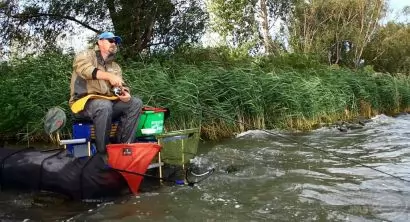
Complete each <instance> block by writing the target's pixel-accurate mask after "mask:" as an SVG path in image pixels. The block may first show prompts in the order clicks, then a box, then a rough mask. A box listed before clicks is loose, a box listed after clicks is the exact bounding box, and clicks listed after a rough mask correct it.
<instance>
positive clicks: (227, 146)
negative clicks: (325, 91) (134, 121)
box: [0, 115, 410, 221]
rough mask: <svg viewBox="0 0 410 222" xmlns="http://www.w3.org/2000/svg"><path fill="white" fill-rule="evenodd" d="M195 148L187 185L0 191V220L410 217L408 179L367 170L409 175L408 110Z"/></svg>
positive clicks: (245, 135)
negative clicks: (196, 169)
mask: <svg viewBox="0 0 410 222" xmlns="http://www.w3.org/2000/svg"><path fill="white" fill-rule="evenodd" d="M200 148H201V149H200V150H201V151H200V152H201V153H200V155H199V156H198V157H196V158H195V160H194V162H195V163H196V164H197V165H199V166H200V168H201V169H208V168H212V167H213V168H215V169H216V171H215V173H214V174H213V175H212V176H211V177H210V178H208V179H207V180H204V181H203V182H201V183H199V184H197V185H195V186H194V187H189V186H172V187H169V186H163V187H162V188H161V189H159V190H157V191H155V192H148V193H141V194H140V195H139V196H133V197H122V198H119V199H118V200H116V201H113V202H110V203H105V204H98V205H97V204H87V205H86V204H79V203H62V205H63V206H59V204H58V203H57V204H56V205H55V206H51V205H50V206H47V207H44V206H42V205H41V204H40V205H36V204H35V201H34V204H33V201H31V200H32V198H33V197H32V196H30V195H29V194H13V195H12V196H10V195H11V194H8V193H0V219H4V218H6V219H10V220H12V219H16V218H17V219H22V218H28V219H31V220H33V221H49V220H47V219H46V218H51V219H52V220H69V221H139V220H140V221H409V220H410V218H409V217H410V211H409V207H408V206H409V204H410V203H409V201H410V183H409V182H405V181H402V180H400V179H396V178H393V177H391V176H389V175H386V174H383V173H380V172H377V171H375V170H373V169H371V168H374V169H377V170H380V171H383V172H387V173H389V174H392V175H394V176H397V177H400V178H402V179H404V180H408V181H410V115H403V116H399V117H397V118H391V117H387V116H384V115H381V116H377V117H375V118H374V119H373V120H372V121H371V122H370V123H367V124H366V125H365V126H364V127H363V128H362V129H356V130H348V131H347V132H341V131H339V130H338V129H336V128H322V129H318V130H315V131H313V132H310V133H293V134H288V133H283V132H278V131H270V133H266V132H264V131H257V130H256V131H248V132H246V133H243V134H241V135H238V136H237V137H236V138H232V139H229V140H226V141H223V142H219V143H217V144H211V143H208V144H201V146H200ZM362 164H365V166H363V165H362ZM369 167H371V168H369ZM21 195H23V196H21ZM24 195H29V196H24ZM62 218H63V219H62Z"/></svg>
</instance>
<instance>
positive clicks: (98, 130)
mask: <svg viewBox="0 0 410 222" xmlns="http://www.w3.org/2000/svg"><path fill="white" fill-rule="evenodd" d="M142 106H143V104H142V101H141V99H139V98H135V97H131V100H130V101H128V102H127V103H125V102H122V101H120V100H115V101H111V100H106V99H91V100H89V101H87V103H86V105H85V108H84V110H83V111H81V112H80V113H79V114H78V115H79V116H82V117H86V118H90V119H91V120H92V121H93V124H94V129H95V145H96V147H97V150H98V152H100V153H103V154H105V153H106V152H107V149H106V145H107V144H108V142H109V139H110V138H109V136H110V131H111V123H112V120H113V119H119V120H120V121H119V124H118V127H117V135H116V142H117V143H133V142H134V140H135V136H136V135H135V132H136V130H137V126H138V119H139V116H140V114H141V109H142Z"/></svg>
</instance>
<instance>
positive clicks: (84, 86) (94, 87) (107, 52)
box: [69, 32, 143, 154]
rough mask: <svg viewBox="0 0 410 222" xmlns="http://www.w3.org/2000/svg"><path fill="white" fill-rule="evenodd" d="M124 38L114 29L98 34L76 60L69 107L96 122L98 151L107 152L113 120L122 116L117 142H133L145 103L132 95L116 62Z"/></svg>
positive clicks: (77, 114)
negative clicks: (93, 42) (93, 41)
mask: <svg viewBox="0 0 410 222" xmlns="http://www.w3.org/2000/svg"><path fill="white" fill-rule="evenodd" d="M120 43H121V38H120V37H119V36H116V35H114V34H113V33H112V32H103V33H101V34H100V35H98V38H97V42H96V45H95V47H94V49H88V50H85V51H82V52H80V53H78V54H77V55H76V56H75V58H74V62H73V72H72V76H71V84H70V88H71V93H70V100H69V104H70V108H71V110H72V111H73V113H74V114H75V115H76V116H79V117H82V118H88V119H91V120H92V121H93V124H94V128H95V144H96V148H97V151H98V152H99V153H101V154H106V145H107V144H108V142H109V134H110V131H111V123H112V120H113V119H119V125H118V128H117V135H116V138H117V141H116V142H118V143H132V142H133V141H134V139H135V131H136V129H137V125H138V118H139V115H140V113H141V108H142V106H143V103H142V101H141V99H139V98H136V97H132V96H131V93H130V89H129V88H128V87H126V85H125V84H124V81H123V78H122V71H121V67H120V66H119V65H118V64H117V63H116V62H115V61H114V58H115V54H116V53H117V51H118V45H119V44H120Z"/></svg>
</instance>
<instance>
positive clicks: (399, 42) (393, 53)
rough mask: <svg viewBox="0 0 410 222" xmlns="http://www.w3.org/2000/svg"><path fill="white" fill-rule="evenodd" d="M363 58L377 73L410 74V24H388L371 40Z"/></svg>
mask: <svg viewBox="0 0 410 222" xmlns="http://www.w3.org/2000/svg"><path fill="white" fill-rule="evenodd" d="M363 56H364V58H365V59H366V61H367V63H368V64H369V65H372V66H373V67H374V69H375V70H376V71H380V72H389V73H407V74H410V24H403V23H394V22H389V23H387V24H386V25H385V26H383V27H382V28H381V29H380V30H378V31H377V33H376V34H375V35H374V37H373V38H372V39H371V41H370V43H369V45H368V47H367V48H366V50H365V52H364V55H363Z"/></svg>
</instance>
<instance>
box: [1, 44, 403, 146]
mask: <svg viewBox="0 0 410 222" xmlns="http://www.w3.org/2000/svg"><path fill="white" fill-rule="evenodd" d="M72 59H73V58H72V56H70V55H61V54H47V55H42V56H40V57H27V58H25V59H23V60H19V61H13V62H10V63H8V64H0V65H1V66H2V70H3V72H2V73H1V74H0V75H1V76H0V77H1V79H2V83H3V84H1V85H0V105H1V109H0V118H1V119H2V121H1V122H0V134H1V135H2V136H3V137H7V136H9V137H13V136H15V135H19V134H23V133H25V132H26V131H29V135H30V139H31V140H43V139H45V138H47V137H44V133H43V123H42V118H43V116H44V115H45V113H46V112H47V109H49V108H51V107H53V106H60V107H62V108H64V109H66V110H67V114H68V113H69V112H68V110H69V109H68V99H69V81H70V77H71V63H72ZM120 64H121V65H122V67H123V71H124V76H125V79H126V80H127V83H128V84H129V85H130V87H131V90H132V94H133V95H137V96H139V97H141V98H142V100H143V101H144V103H145V105H150V106H155V107H168V108H169V109H170V110H171V118H170V119H169V120H168V121H167V122H166V128H167V129H168V130H177V129H184V128H190V127H197V126H199V125H201V127H202V128H201V135H202V138H204V139H211V140H217V139H221V138H225V137H229V136H232V135H234V134H235V133H239V132H243V131H246V130H249V129H261V128H263V129H274V128H280V129H290V130H311V129H314V128H315V127H318V126H320V125H321V124H322V123H331V122H335V121H337V120H347V119H352V118H355V117H357V116H365V117H371V116H374V115H376V114H380V113H385V114H390V115H392V114H395V113H399V112H403V111H407V110H408V107H410V106H409V104H410V87H409V84H410V80H409V77H408V76H399V75H386V74H377V73H374V72H371V71H368V70H358V71H352V70H348V69H343V68H338V67H329V66H325V65H321V64H320V63H319V62H316V60H315V58H314V57H308V56H304V55H299V56H298V55H288V56H282V57H277V58H269V57H263V58H249V57H242V58H232V59H229V55H226V52H223V51H222V52H221V51H217V50H216V51H214V52H212V51H210V50H209V49H208V51H207V50H203V51H201V50H193V51H191V52H185V53H180V54H176V55H168V56H158V57H155V58H150V60H148V61H120ZM68 117H70V115H68ZM69 120H70V118H69ZM28 123H29V124H28ZM27 126H29V127H27ZM69 126H70V123H68V124H67V126H66V128H65V129H64V131H65V133H67V134H68V133H69V131H70V127H69ZM26 139H27V138H26Z"/></svg>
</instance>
